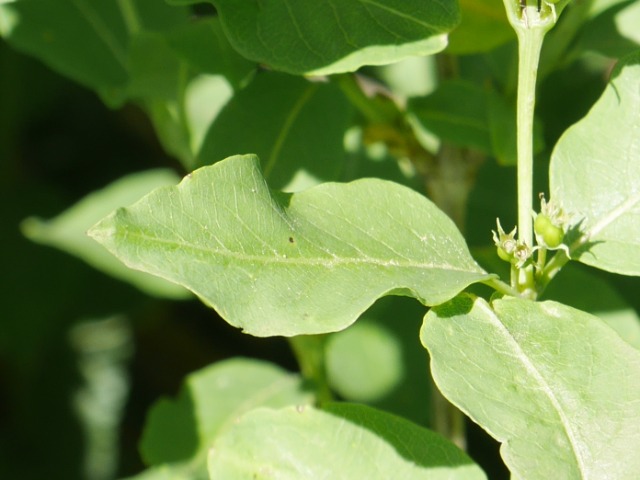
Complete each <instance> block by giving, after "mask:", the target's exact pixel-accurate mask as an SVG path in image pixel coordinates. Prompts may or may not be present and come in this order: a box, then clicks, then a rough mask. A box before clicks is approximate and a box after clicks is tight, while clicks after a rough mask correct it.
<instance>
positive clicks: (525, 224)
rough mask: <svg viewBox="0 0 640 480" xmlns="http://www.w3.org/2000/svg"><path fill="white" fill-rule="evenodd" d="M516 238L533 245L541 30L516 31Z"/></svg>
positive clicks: (542, 32) (542, 34) (542, 33)
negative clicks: (534, 157) (532, 214)
mask: <svg viewBox="0 0 640 480" xmlns="http://www.w3.org/2000/svg"><path fill="white" fill-rule="evenodd" d="M517 32H518V50H519V61H518V117H517V125H518V238H519V239H520V240H522V241H524V242H525V243H526V244H527V245H529V246H533V220H532V218H531V212H532V211H533V115H534V110H535V102H536V76H537V73H538V61H539V59H540V51H541V49H542V40H543V37H544V34H545V31H543V30H541V29H526V30H518V31H517Z"/></svg>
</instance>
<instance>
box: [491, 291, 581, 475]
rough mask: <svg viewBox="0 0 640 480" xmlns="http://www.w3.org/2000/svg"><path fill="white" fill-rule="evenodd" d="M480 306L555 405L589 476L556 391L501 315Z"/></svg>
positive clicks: (577, 458)
mask: <svg viewBox="0 0 640 480" xmlns="http://www.w3.org/2000/svg"><path fill="white" fill-rule="evenodd" d="M479 306H480V308H482V309H484V310H486V313H487V316H488V318H490V319H491V323H492V324H494V326H495V327H497V328H498V329H499V330H500V331H501V332H502V333H503V335H504V337H505V338H506V339H507V340H508V341H509V343H511V344H512V347H513V350H514V352H515V353H516V358H518V359H519V360H520V361H521V362H522V365H523V366H524V368H525V370H526V371H527V372H528V373H529V374H530V376H531V377H533V378H534V379H535V381H536V382H537V383H538V385H539V386H540V387H541V391H542V392H544V394H545V395H546V397H547V398H548V399H549V401H550V402H551V405H552V406H553V408H554V410H555V412H556V413H557V415H558V417H559V419H560V423H561V425H562V427H563V429H564V431H565V433H566V436H567V439H568V440H569V444H570V445H571V450H572V451H573V453H574V458H575V459H576V464H577V466H578V470H579V472H580V478H588V475H587V472H586V470H587V469H586V466H585V464H584V459H583V458H582V456H581V455H580V454H579V448H578V443H579V442H578V440H577V434H576V433H575V432H574V431H573V429H572V428H571V422H570V421H569V418H568V416H567V414H566V413H565V411H564V409H563V408H562V405H561V403H560V401H559V400H558V398H557V397H556V395H555V393H554V392H553V389H552V388H551V386H550V385H549V384H548V383H547V381H546V380H545V378H544V377H543V376H542V374H541V373H540V372H539V371H538V369H537V368H536V366H535V365H534V363H533V362H532V361H531V359H530V358H529V357H528V355H527V354H526V353H525V352H524V350H523V349H522V348H521V347H520V344H519V343H518V341H517V340H516V339H515V337H514V336H513V335H512V334H511V332H510V331H509V329H508V328H507V327H506V325H504V323H502V321H501V320H500V317H499V316H498V312H496V311H494V310H493V309H492V308H491V307H489V306H488V305H485V304H484V303H479Z"/></svg>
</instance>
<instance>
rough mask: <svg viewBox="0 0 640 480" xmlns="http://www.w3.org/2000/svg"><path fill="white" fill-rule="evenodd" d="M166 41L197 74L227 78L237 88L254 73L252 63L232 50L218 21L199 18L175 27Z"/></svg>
mask: <svg viewBox="0 0 640 480" xmlns="http://www.w3.org/2000/svg"><path fill="white" fill-rule="evenodd" d="M166 38H167V42H168V43H169V45H170V46H171V47H172V48H173V49H174V50H175V51H176V53H177V54H178V55H179V56H180V57H181V58H183V59H184V60H186V61H187V62H188V63H189V64H190V65H191V66H192V68H194V69H195V70H196V71H200V72H204V73H210V74H215V75H224V76H225V77H227V79H228V80H229V81H230V83H231V84H232V85H234V86H236V87H237V86H240V85H242V84H243V83H244V82H245V81H246V80H247V78H248V77H249V76H250V75H251V73H252V72H253V71H254V70H255V67H256V66H255V64H254V63H253V62H249V61H248V60H246V59H245V58H243V57H241V56H240V55H239V54H238V53H237V52H236V51H235V50H234V49H233V48H232V47H231V44H229V40H227V37H226V36H225V35H224V33H223V31H222V25H220V21H219V19H218V18H217V17H215V18H200V19H197V20H194V21H192V22H189V23H188V24H186V25H181V26H179V27H176V28H174V29H172V30H171V31H169V32H168V33H167V36H166Z"/></svg>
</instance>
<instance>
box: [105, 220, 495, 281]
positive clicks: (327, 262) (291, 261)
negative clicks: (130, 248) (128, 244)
mask: <svg viewBox="0 0 640 480" xmlns="http://www.w3.org/2000/svg"><path fill="white" fill-rule="evenodd" d="M93 236H94V238H100V237H101V236H103V235H101V234H100V231H98V232H94V233H93ZM126 236H127V237H135V238H137V239H139V240H142V241H147V242H149V243H156V244H161V245H170V246H171V247H172V249H183V250H184V249H191V250H193V251H198V252H203V253H207V254H211V255H214V256H216V255H217V256H220V257H227V258H233V259H236V260H238V261H241V262H252V263H265V264H274V263H275V264H288V265H302V266H307V267H308V266H311V267H324V268H332V267H336V266H344V265H372V266H379V267H394V268H403V269H404V268H417V269H424V270H445V271H450V272H451V271H454V272H462V273H473V274H478V275H486V276H489V274H488V273H487V272H484V271H483V270H481V269H478V270H476V269H471V268H461V267H458V266H455V265H450V264H447V263H442V264H436V263H421V262H409V261H405V260H397V259H391V260H383V259H379V258H375V257H366V258H356V257H338V256H335V255H334V256H333V258H321V257H313V258H311V257H289V256H287V255H286V254H280V253H279V252H276V251H274V252H273V256H267V255H253V254H247V253H242V252H233V251H231V250H228V249H225V250H218V249H215V248H211V247H201V246H199V245H195V244H193V243H188V242H176V241H175V240H165V239H162V238H158V237H152V236H149V235H145V234H142V233H134V232H130V231H129V232H127V233H126Z"/></svg>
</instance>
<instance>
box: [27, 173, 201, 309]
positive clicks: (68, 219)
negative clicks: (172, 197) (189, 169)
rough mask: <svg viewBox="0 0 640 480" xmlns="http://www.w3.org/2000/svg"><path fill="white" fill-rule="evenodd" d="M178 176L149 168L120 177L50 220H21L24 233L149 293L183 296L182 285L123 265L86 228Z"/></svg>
mask: <svg viewBox="0 0 640 480" xmlns="http://www.w3.org/2000/svg"><path fill="white" fill-rule="evenodd" d="M177 180H178V176H177V175H176V174H175V173H173V172H172V171H170V170H149V171H146V172H141V173H135V174H131V175H128V176H126V177H123V178H121V179H119V180H117V181H116V182H113V183H112V184H110V185H108V186H106V187H105V188H104V189H102V190H99V191H96V192H93V193H92V194H90V195H88V196H86V197H85V198H83V199H82V200H80V201H79V202H78V203H76V204H75V205H73V206H72V207H70V208H69V209H67V210H66V211H65V212H63V213H61V214H60V215H58V216H57V217H55V218H53V219H51V220H46V221H45V220H41V219H38V218H35V217H30V218H28V219H26V220H25V221H24V222H23V223H22V230H23V232H24V234H25V235H26V236H27V237H29V238H30V239H31V240H33V241H35V242H38V243H42V244H45V245H50V246H52V247H56V248H59V249H61V250H63V251H65V252H68V253H70V254H71V255H75V256H77V257H79V258H81V259H83V260H84V261H86V262H87V263H88V264H90V265H92V266H93V267H95V268H97V269H98V270H102V271H104V272H105V273H108V274H110V275H112V276H114V277H116V278H119V279H121V280H124V281H126V282H129V283H131V284H133V285H135V286H136V287H138V288H140V289H141V290H143V291H144V292H147V293H149V294H151V295H156V296H160V297H169V298H186V297H189V296H190V295H189V292H188V291H186V290H185V289H184V288H182V287H180V286H178V285H176V284H174V283H171V282H167V281H166V280H163V279H161V278H158V277H154V276H152V275H148V274H146V273H142V272H136V271H133V270H131V269H128V268H125V267H124V266H123V265H122V263H120V262H118V261H114V260H115V259H114V258H113V256H111V255H109V254H108V253H107V252H105V251H104V249H103V248H100V246H99V245H96V243H95V242H93V241H91V239H89V238H88V237H87V235H86V232H87V229H89V227H91V226H92V225H93V224H94V223H96V222H97V221H98V220H99V219H101V218H102V217H104V216H105V215H107V214H108V213H109V212H111V211H112V210H113V209H114V208H118V207H121V206H124V205H127V204H129V203H131V202H135V201H136V200H138V199H140V198H141V197H142V196H143V195H145V194H147V193H149V192H150V191H151V190H153V189H154V188H158V187H160V186H163V185H171V184H173V183H175V182H176V181H177Z"/></svg>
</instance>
